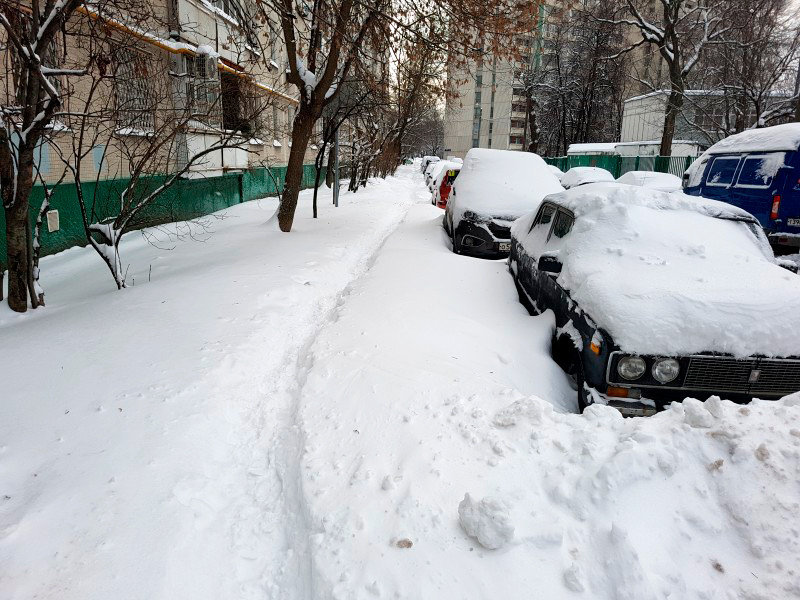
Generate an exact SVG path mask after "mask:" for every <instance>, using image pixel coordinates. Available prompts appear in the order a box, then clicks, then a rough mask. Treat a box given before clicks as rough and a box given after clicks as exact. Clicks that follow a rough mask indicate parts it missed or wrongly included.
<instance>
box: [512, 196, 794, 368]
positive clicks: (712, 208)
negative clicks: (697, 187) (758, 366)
mask: <svg viewBox="0 0 800 600" xmlns="http://www.w3.org/2000/svg"><path fill="white" fill-rule="evenodd" d="M551 199H552V200H553V201H554V202H557V203H559V204H562V205H564V206H566V207H567V208H569V209H570V210H572V211H573V213H574V214H575V217H576V220H575V225H574V226H573V228H572V231H571V232H570V233H569V235H567V236H565V237H564V238H562V239H561V240H555V239H554V240H553V242H552V243H548V245H547V246H546V249H547V251H548V252H549V253H555V254H556V255H557V256H558V257H559V258H560V260H561V262H562V263H563V269H562V271H561V274H560V275H559V276H558V283H559V285H561V286H562V287H563V288H565V289H567V290H569V292H570V296H571V298H572V299H573V300H574V301H575V302H577V303H578V305H580V306H581V308H582V309H583V310H585V311H586V312H587V313H588V314H589V315H590V316H591V317H592V318H593V319H594V320H595V322H596V324H597V326H598V327H600V328H602V329H604V330H605V331H607V332H608V333H609V334H610V335H611V337H612V338H613V340H614V342H615V343H616V344H618V345H619V346H620V348H621V349H622V350H623V351H629V352H635V353H641V354H655V355H659V356H675V355H685V354H694V353H698V352H719V353H724V354H732V355H734V356H750V355H755V354H758V355H765V356H800V339H799V338H798V337H797V335H796V332H797V331H800V277H797V276H796V275H794V274H793V273H791V272H789V271H787V270H786V269H783V268H781V267H780V266H778V265H777V264H776V262H775V259H774V257H773V256H772V252H771V250H770V249H769V247H768V245H767V242H766V239H765V238H764V235H763V232H762V231H761V229H760V227H758V225H757V223H755V222H754V220H753V218H752V217H751V216H749V215H748V213H746V212H745V211H743V210H741V209H738V208H736V207H733V206H731V205H728V204H724V203H722V202H716V201H713V200H706V199H703V198H696V197H693V196H686V195H684V194H682V193H680V192H673V193H672V194H665V193H662V192H658V191H656V190H651V189H648V188H641V187H634V186H627V185H621V184H607V183H600V184H593V185H587V186H581V187H579V188H577V189H573V190H568V191H566V192H564V193H562V194H556V195H553V196H552V197H551ZM715 215H716V216H719V217H722V218H710V216H715ZM533 218H534V215H529V216H527V217H525V218H523V219H520V220H519V221H517V223H515V226H514V229H513V230H512V235H513V236H514V237H516V238H517V239H521V240H522V243H523V245H524V247H525V248H526V251H527V252H528V254H530V255H531V256H534V257H538V256H539V255H540V254H541V252H542V251H543V250H542V248H540V247H538V246H537V241H536V240H537V239H538V238H537V236H536V235H535V234H534V235H529V234H528V231H529V229H530V225H531V223H532V221H533ZM732 219H749V220H750V221H751V222H750V223H744V222H740V221H735V220H732ZM757 236H758V237H757ZM754 290H758V293H754ZM766 315H768V316H769V317H768V318H765V316H766Z"/></svg>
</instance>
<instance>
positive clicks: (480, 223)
mask: <svg viewBox="0 0 800 600" xmlns="http://www.w3.org/2000/svg"><path fill="white" fill-rule="evenodd" d="M561 190H563V188H562V187H561V185H560V184H559V183H558V180H557V179H556V178H555V176H554V175H553V173H552V172H551V171H550V169H548V168H547V164H546V163H545V162H544V160H542V157H541V156H539V155H538V154H533V153H532V152H513V151H509V150H487V149H484V148H472V149H471V150H470V151H469V152H467V156H466V158H465V159H464V164H463V165H462V166H461V172H460V173H459V175H458V179H456V181H455V183H454V185H453V189H452V191H451V192H450V198H449V200H448V202H447V207H446V208H445V214H444V219H443V221H442V225H443V226H444V229H445V231H446V232H447V233H448V235H449V236H450V239H451V240H452V242H453V252H455V253H457V254H469V255H471V256H478V257H482V258H504V257H506V256H507V255H508V251H509V249H510V247H511V234H510V228H511V223H512V222H514V220H516V219H518V218H519V217H521V216H522V215H524V214H526V213H528V212H530V211H532V210H535V209H536V208H537V207H538V206H539V202H541V200H542V198H544V197H545V196H546V195H548V194H552V193H554V192H558V191H561Z"/></svg>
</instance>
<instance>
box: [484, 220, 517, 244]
mask: <svg viewBox="0 0 800 600" xmlns="http://www.w3.org/2000/svg"><path fill="white" fill-rule="evenodd" d="M487 226H488V227H489V231H491V232H492V235H493V236H494V237H496V238H497V239H500V240H509V239H511V228H510V227H503V226H502V225H498V224H497V223H495V222H494V221H489V223H487Z"/></svg>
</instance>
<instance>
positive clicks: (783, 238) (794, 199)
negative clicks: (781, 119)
mask: <svg viewBox="0 0 800 600" xmlns="http://www.w3.org/2000/svg"><path fill="white" fill-rule="evenodd" d="M798 172H800V123H784V124H782V125H774V126H772V127H763V128H758V129H748V130H746V131H743V132H741V133H737V134H735V135H732V136H730V137H727V138H725V139H723V140H720V141H719V142H717V143H716V144H714V145H713V146H711V147H710V148H709V149H708V150H706V151H705V152H704V153H703V154H702V155H701V156H700V157H698V158H697V160H695V161H694V162H693V163H692V164H691V165H690V166H689V168H688V169H687V170H686V172H685V173H684V176H683V177H684V190H685V192H686V193H687V194H689V195H692V196H703V197H704V198H713V199H714V200H721V201H723V202H728V203H730V204H733V205H734V206H739V207H741V208H744V209H746V210H748V211H750V212H751V213H752V214H753V215H754V216H755V217H756V218H757V219H758V220H759V221H760V222H761V225H762V226H763V227H764V229H765V230H766V232H767V236H768V239H769V240H770V243H771V244H772V245H773V248H774V249H775V252H776V253H782V254H785V253H788V254H796V253H797V252H798V251H800V180H798Z"/></svg>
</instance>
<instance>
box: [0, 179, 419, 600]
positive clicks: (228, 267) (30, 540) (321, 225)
mask: <svg viewBox="0 0 800 600" xmlns="http://www.w3.org/2000/svg"><path fill="white" fill-rule="evenodd" d="M417 178H418V174H415V175H414V179H413V180H412V179H411V178H410V177H400V178H390V179H389V180H387V181H386V182H373V183H371V184H370V185H369V187H368V189H366V190H361V191H359V192H358V193H357V194H355V195H354V194H351V193H346V192H344V191H343V192H342V194H341V196H340V199H339V203H340V207H339V208H334V207H333V206H332V205H331V191H330V190H327V189H326V188H324V187H323V188H322V189H321V190H320V201H319V210H320V218H319V219H317V220H313V219H312V218H311V191H305V192H302V194H301V198H300V204H299V206H298V211H297V218H296V220H295V227H294V229H293V231H292V233H291V234H285V233H282V232H280V231H279V229H278V227H277V224H276V221H275V219H274V218H273V214H274V212H275V209H276V207H277V200H276V199H272V198H270V199H265V200H261V201H254V202H247V203H243V204H239V205H237V206H234V207H232V208H230V209H227V210H225V211H223V212H222V213H219V214H217V215H216V216H214V217H209V218H208V219H205V220H204V223H203V224H204V226H205V227H204V228H201V227H197V226H192V227H191V228H190V226H188V225H186V224H184V225H182V226H180V228H179V229H178V230H176V229H175V228H174V226H162V227H161V228H157V229H153V230H150V231H149V235H150V236H156V238H157V240H154V243H155V245H151V244H149V243H148V242H147V240H146V239H145V238H144V237H143V236H141V235H139V234H138V233H132V234H129V235H127V236H125V237H124V238H123V240H122V256H123V257H124V258H125V259H126V260H127V261H130V267H129V268H128V277H127V280H128V282H129V285H132V286H133V287H129V288H128V289H126V290H124V291H122V292H118V291H117V290H116V288H115V286H114V283H113V280H112V278H111V277H110V276H109V273H108V271H107V269H106V268H105V266H104V265H103V264H102V262H101V261H100V260H99V259H98V257H97V256H96V255H95V253H94V251H93V250H91V249H90V248H73V249H71V250H68V251H66V252H63V253H60V254H58V255H55V256H51V257H45V258H43V259H42V260H41V264H40V266H41V272H42V275H41V282H42V285H43V286H44V288H45V291H46V293H47V307H46V308H45V309H40V310H36V311H31V312H29V313H26V314H24V315H19V314H16V313H13V312H11V311H10V310H9V309H8V307H7V305H6V304H5V303H4V304H2V306H0V351H1V352H2V354H3V356H4V357H5V358H4V362H3V365H2V366H1V367H0V380H2V382H3V388H2V392H0V394H1V395H2V402H0V565H1V566H0V597H2V598H3V600H17V599H19V600H23V599H28V598H34V597H41V598H59V599H60V600H71V599H81V600H92V599H97V600H101V599H108V598H116V599H120V600H123V599H129V598H130V599H133V598H151V599H165V600H166V599H171V598H194V599H196V600H200V599H205V598H208V599H212V598H256V597H258V598H263V597H270V596H273V597H274V596H275V595H276V592H275V589H277V587H278V586H280V585H282V583H281V579H282V576H281V573H280V572H281V569H283V570H284V571H285V575H284V576H283V577H285V578H288V577H289V576H290V575H289V574H290V572H291V568H292V565H293V564H294V561H296V558H295V559H293V558H292V553H291V551H290V548H292V547H294V545H295V540H294V538H293V537H292V531H291V530H290V529H288V519H289V517H288V516H287V515H291V514H294V511H295V505H294V504H293V501H291V500H289V498H290V490H282V489H281V484H280V480H281V478H285V477H288V475H287V473H286V471H285V469H287V468H288V467H287V466H286V465H287V464H288V463H287V462H286V461H285V458H286V457H285V456H284V453H285V452H286V448H287V446H286V443H287V440H289V439H291V435H292V431H293V429H292V425H291V414H292V410H293V408H292V407H293V397H294V396H293V394H294V393H295V387H296V386H297V369H298V361H302V360H304V356H305V353H304V350H303V349H304V347H305V346H306V345H308V344H310V343H311V340H313V338H314V336H315V334H316V332H317V331H318V329H319V328H320V327H321V326H322V325H323V324H324V323H326V322H327V320H328V318H329V316H330V315H331V314H332V313H333V311H335V310H336V307H337V305H338V303H339V302H340V301H341V299H342V297H343V294H344V293H345V292H346V290H347V288H348V286H349V285H350V284H351V282H352V281H353V280H354V279H356V278H357V277H358V276H359V275H360V274H362V273H363V272H364V271H365V270H366V269H367V268H368V267H369V265H370V260H371V259H372V257H373V256H374V254H375V252H376V251H377V250H378V248H379V247H380V246H381V244H382V243H383V241H384V240H385V238H386V236H387V235H388V234H389V233H390V232H391V231H392V230H393V229H394V228H395V227H396V226H397V223H398V222H399V221H400V219H401V218H402V216H403V214H404V213H405V211H406V210H407V209H408V206H409V203H410V202H411V200H412V196H411V194H412V191H416V190H417V189H418V186H419V184H418V183H417ZM205 228H210V230H211V234H210V235H209V233H208V232H207V231H206V229H205ZM170 230H171V231H173V232H176V231H178V232H179V233H180V238H177V237H176V236H175V235H174V234H173V235H172V236H170V238H169V239H167V236H166V234H165V233H164V232H166V231H170ZM192 238H194V239H192ZM171 248H173V249H171ZM125 266H126V267H128V265H125ZM6 280H7V278H6ZM31 357H35V360H31ZM287 481H288V480H287ZM292 481H295V482H296V481H298V478H297V476H296V475H294V474H293V475H292ZM287 585H288V584H287ZM293 596H294V597H298V596H299V594H297V595H293Z"/></svg>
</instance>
